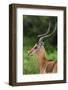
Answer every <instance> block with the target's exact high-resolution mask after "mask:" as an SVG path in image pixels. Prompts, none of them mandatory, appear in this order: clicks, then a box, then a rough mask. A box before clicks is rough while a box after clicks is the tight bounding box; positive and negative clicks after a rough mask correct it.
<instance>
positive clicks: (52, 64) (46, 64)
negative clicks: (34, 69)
mask: <svg viewBox="0 0 68 90" xmlns="http://www.w3.org/2000/svg"><path fill="white" fill-rule="evenodd" d="M50 27H51V23H49V27H48V30H47V32H46V33H44V34H41V35H38V37H39V40H38V42H37V43H36V44H35V45H34V47H33V48H31V49H30V50H29V51H28V54H29V55H33V54H36V56H37V58H38V62H39V70H40V73H41V74H44V73H56V72H57V61H56V60H48V58H47V57H46V50H45V48H44V42H43V39H44V38H47V37H50V36H52V35H53V34H54V32H55V31H56V24H55V28H54V30H53V32H52V33H50V34H48V33H49V32H50Z"/></svg>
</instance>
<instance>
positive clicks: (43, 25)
mask: <svg viewBox="0 0 68 90" xmlns="http://www.w3.org/2000/svg"><path fill="white" fill-rule="evenodd" d="M49 22H51V28H50V33H51V32H52V31H53V29H54V27H55V23H57V17H54V16H33V15H23V36H24V38H23V39H24V40H23V48H24V49H23V52H24V55H23V59H24V60H23V74H39V67H38V60H37V58H36V56H35V55H33V56H29V55H28V50H29V49H31V48H32V47H33V46H34V45H35V44H36V43H37V41H38V39H39V38H38V37H37V35H39V34H44V33H45V32H46V31H47V29H48V26H49ZM44 47H45V49H46V53H47V58H48V59H50V60H51V59H52V60H57V30H56V32H55V33H54V35H52V36H51V37H49V38H46V39H44Z"/></svg>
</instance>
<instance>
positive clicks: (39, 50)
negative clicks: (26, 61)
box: [28, 22, 56, 55]
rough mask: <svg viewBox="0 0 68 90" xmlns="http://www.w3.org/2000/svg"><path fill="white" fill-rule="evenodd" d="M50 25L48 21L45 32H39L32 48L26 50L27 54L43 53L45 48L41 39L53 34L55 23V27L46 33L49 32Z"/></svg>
mask: <svg viewBox="0 0 68 90" xmlns="http://www.w3.org/2000/svg"><path fill="white" fill-rule="evenodd" d="M50 27H51V23H50V22H49V27H48V30H47V32H46V33H44V34H41V35H38V37H39V40H38V42H37V43H36V44H35V45H34V47H33V48H31V49H30V50H29V51H28V54H29V55H33V54H39V53H41V54H42V53H44V52H45V48H44V42H43V39H44V38H47V37H50V36H52V35H53V34H54V32H55V31H56V24H55V28H54V30H53V32H52V33H50V34H48V33H49V32H50Z"/></svg>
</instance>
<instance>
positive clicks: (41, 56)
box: [37, 48, 47, 73]
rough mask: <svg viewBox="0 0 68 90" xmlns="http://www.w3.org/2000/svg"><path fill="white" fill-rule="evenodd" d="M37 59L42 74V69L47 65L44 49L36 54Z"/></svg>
mask: <svg viewBox="0 0 68 90" xmlns="http://www.w3.org/2000/svg"><path fill="white" fill-rule="evenodd" d="M37 58H38V62H39V67H40V73H44V68H45V67H46V63H47V57H46V53H45V49H44V48H43V49H41V50H40V51H39V52H38V53H37Z"/></svg>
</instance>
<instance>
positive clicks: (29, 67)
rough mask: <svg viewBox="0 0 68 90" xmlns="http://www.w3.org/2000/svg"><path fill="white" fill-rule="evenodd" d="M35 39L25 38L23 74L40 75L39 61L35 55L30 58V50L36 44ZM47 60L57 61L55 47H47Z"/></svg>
mask: <svg viewBox="0 0 68 90" xmlns="http://www.w3.org/2000/svg"><path fill="white" fill-rule="evenodd" d="M34 41H35V40H34V38H31V39H30V38H27V37H25V38H24V50H23V52H24V55H23V59H24V60H23V62H24V64H23V74H39V66H38V60H37V58H36V56H35V55H33V56H29V55H28V53H27V52H28V50H29V49H30V48H32V47H33V46H34V44H35V42H34ZM45 47H46V51H47V54H46V55H47V58H48V59H49V60H57V50H56V48H55V47H54V46H51V45H45Z"/></svg>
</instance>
